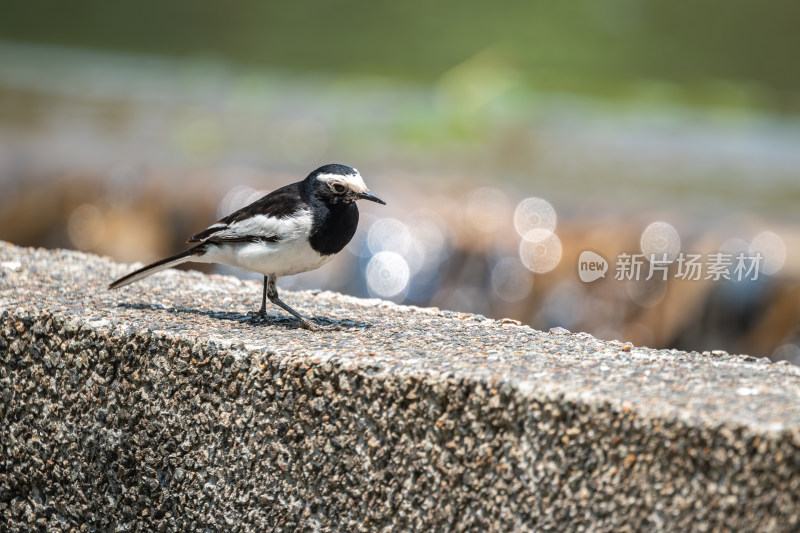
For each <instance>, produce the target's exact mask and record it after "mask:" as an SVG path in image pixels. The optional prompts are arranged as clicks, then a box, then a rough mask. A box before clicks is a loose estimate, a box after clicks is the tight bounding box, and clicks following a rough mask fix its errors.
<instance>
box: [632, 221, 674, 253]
mask: <svg viewBox="0 0 800 533" xmlns="http://www.w3.org/2000/svg"><path fill="white" fill-rule="evenodd" d="M640 244H641V247H642V253H643V254H644V256H645V259H647V260H649V259H650V257H651V256H655V258H656V260H657V261H659V262H661V260H662V257H664V254H666V261H667V262H672V261H674V260H675V258H676V257H678V254H679V253H680V251H681V237H680V235H679V234H678V230H676V229H675V228H674V227H673V226H672V225H671V224H669V223H667V222H662V221H659V222H653V223H652V224H650V225H649V226H647V228H645V230H644V231H643V232H642V238H641V241H640Z"/></svg>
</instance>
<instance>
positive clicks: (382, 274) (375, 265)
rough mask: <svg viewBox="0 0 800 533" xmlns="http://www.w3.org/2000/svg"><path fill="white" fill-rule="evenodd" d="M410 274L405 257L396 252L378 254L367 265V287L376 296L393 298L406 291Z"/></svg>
mask: <svg viewBox="0 0 800 533" xmlns="http://www.w3.org/2000/svg"><path fill="white" fill-rule="evenodd" d="M410 274H411V272H410V269H409V268H408V263H406V260H405V259H403V256H401V255H400V254H398V253H395V252H386V251H384V252H378V253H377V254H375V255H374V256H373V257H372V259H370V260H369V264H368V265H367V286H368V288H369V290H370V292H371V293H373V294H374V295H376V296H380V297H382V298H391V297H393V296H397V295H398V294H401V293H402V292H403V291H405V290H406V288H407V287H408V281H409V278H410Z"/></svg>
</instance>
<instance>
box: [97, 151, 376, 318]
mask: <svg viewBox="0 0 800 533" xmlns="http://www.w3.org/2000/svg"><path fill="white" fill-rule="evenodd" d="M362 198H363V199H365V200H372V201H373V202H377V203H379V204H384V205H386V202H384V201H383V200H381V199H380V198H378V197H377V196H375V195H374V194H372V193H371V192H370V191H369V190H368V189H367V186H366V185H365V184H364V180H363V179H362V178H361V175H360V174H359V173H358V171H357V170H356V169H354V168H350V167H348V166H345V165H325V166H322V167H319V168H318V169H317V170H315V171H314V172H312V173H311V174H309V175H308V177H307V178H306V179H304V180H303V181H298V182H297V183H292V184H291V185H286V186H285V187H281V188H280V189H277V190H275V191H272V192H271V193H269V194H268V195H266V196H264V197H263V198H261V199H260V200H257V201H255V202H253V203H252V204H250V205H248V206H246V207H243V208H242V209H239V210H238V211H236V212H235V213H232V214H230V215H228V216H226V217H225V218H223V219H222V220H220V221H219V222H217V223H216V224H212V225H211V226H209V227H208V228H207V229H205V230H203V231H201V232H200V233H198V234H197V235H194V236H193V237H192V238H190V239H189V240H188V242H191V243H194V242H196V243H199V244H197V245H196V246H194V247H193V248H190V249H188V250H185V251H183V252H180V253H178V254H175V255H173V256H171V257H167V258H166V259H162V260H161V261H156V262H155V263H153V264H151V265H147V266H146V267H144V268H140V269H139V270H137V271H135V272H131V273H130V274H128V275H127V276H124V277H122V278H120V279H118V280H117V281H115V282H114V283H112V284H111V285H109V289H116V288H118V287H124V286H125V285H128V284H129V283H133V282H134V281H139V280H140V279H142V278H144V277H146V276H149V275H150V274H153V273H154V272H158V271H159V270H163V269H165V268H169V267H173V266H175V265H179V264H181V263H185V262H187V261H196V262H200V263H222V264H225V265H232V266H236V267H240V268H243V269H245V270H252V271H254V272H259V273H261V274H264V294H263V295H262V298H261V309H260V310H259V312H260V313H261V314H262V315H264V314H266V312H267V298H269V300H270V301H271V302H272V303H274V304H275V305H278V306H280V307H282V308H283V309H285V310H286V311H288V312H289V313H291V314H292V315H294V316H295V317H297V319H298V320H300V323H301V324H302V325H303V326H304V327H306V328H308V329H312V330H316V329H319V326H317V325H316V324H314V323H313V322H311V321H310V320H309V319H307V318H306V317H304V316H302V315H301V314H300V313H298V312H297V311H295V310H294V309H292V308H291V307H289V306H288V305H286V304H285V303H284V302H283V301H281V299H280V298H278V288H277V286H276V285H275V282H276V281H277V279H278V278H279V277H280V276H290V275H292V274H299V273H300V272H307V271H309V270H314V269H317V268H319V267H321V266H322V265H324V264H325V263H327V262H328V261H330V260H331V259H333V256H334V255H335V254H337V253H339V252H341V251H342V249H343V248H344V247H345V245H347V243H348V242H350V239H352V238H353V235H354V234H355V232H356V226H358V207H356V200H358V199H362Z"/></svg>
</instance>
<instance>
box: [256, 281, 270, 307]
mask: <svg viewBox="0 0 800 533" xmlns="http://www.w3.org/2000/svg"><path fill="white" fill-rule="evenodd" d="M268 283H269V282H268V281H267V276H266V274H265V275H264V294H262V295H261V309H259V310H258V314H260V315H262V316H263V315H266V314H267V284H268Z"/></svg>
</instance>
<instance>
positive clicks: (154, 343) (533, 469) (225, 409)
mask: <svg viewBox="0 0 800 533" xmlns="http://www.w3.org/2000/svg"><path fill="white" fill-rule="evenodd" d="M127 270H128V268H127V267H124V266H120V265H115V264H113V263H112V262H110V261H108V260H106V259H102V258H98V257H95V256H91V255H85V254H80V253H76V252H66V251H46V250H31V249H23V248H17V247H14V246H11V245H5V244H3V243H0V418H2V426H0V453H1V454H2V456H0V524H3V523H5V524H8V529H9V530H11V531H30V530H35V529H36V528H37V526H38V527H39V528H41V529H42V530H47V531H62V530H63V531H71V530H75V531H203V530H207V531H219V530H225V531H263V530H283V531H294V530H296V529H309V530H314V529H316V530H321V531H336V530H344V531H391V530H399V529H405V530H429V531H447V530H453V531H463V530H473V531H526V530H534V531H541V530H557V531H566V530H573V531H574V530H582V529H583V530H593V531H644V530H647V531H659V530H673V531H688V530H700V531H702V530H708V531H710V530H718V529H731V530H736V531H791V530H796V529H797V528H798V527H800V514H799V513H800V477H799V476H798V473H800V451H799V450H798V443H800V431H799V430H798V428H800V373H798V369H797V368H796V367H793V366H789V365H785V364H772V363H769V362H767V361H764V360H756V359H754V358H751V357H747V356H734V355H728V354H724V353H717V352H715V353H705V354H698V353H691V354H687V353H682V352H677V351H665V350H662V351H659V350H649V349H646V348H638V347H630V346H626V345H623V344H622V343H619V342H607V341H600V340H597V339H594V338H592V337H591V336H589V335H585V334H566V333H562V334H549V333H542V332H538V331H535V330H532V329H530V328H527V327H519V326H516V325H514V324H511V323H502V322H498V321H492V320H486V319H483V318H482V317H480V316H473V315H462V314H456V313H449V312H440V311H438V310H419V309H412V308H406V307H399V306H395V305H392V304H387V303H385V302H379V301H372V300H356V299H353V298H349V297H343V296H340V295H335V294H331V293H322V294H313V293H288V292H287V293H286V300H287V302H288V303H289V304H290V305H292V306H296V308H298V309H302V310H303V311H304V312H305V313H307V314H310V315H312V316H317V317H326V321H327V323H335V324H339V325H340V326H341V327H342V329H341V330H340V331H330V332H321V333H314V332H308V331H306V330H302V329H298V328H296V327H295V323H294V322H293V321H292V320H290V319H289V318H287V317H285V316H284V315H283V314H282V313H279V312H278V311H274V312H273V313H271V314H270V316H269V317H268V318H267V319H261V318H259V317H256V316H253V315H248V311H250V310H255V309H256V308H257V307H258V303H259V299H260V294H261V293H260V286H259V285H258V284H257V283H251V282H240V281H238V280H236V279H233V278H226V277H219V276H203V275H200V274H197V273H178V272H175V271H168V272H165V273H162V274H158V275H156V276H154V277H152V278H150V279H148V280H146V281H144V282H142V283H140V284H138V285H134V286H131V287H130V288H127V289H124V290H122V291H118V292H113V293H112V292H108V291H107V290H105V285H106V284H107V283H108V282H109V281H111V280H112V279H114V278H115V277H116V276H118V275H121V274H122V273H125V272H126V271H127ZM4 527H5V526H2V525H0V530H2V529H3V528H4Z"/></svg>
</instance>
